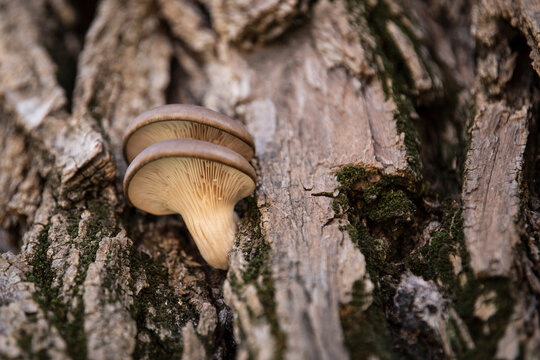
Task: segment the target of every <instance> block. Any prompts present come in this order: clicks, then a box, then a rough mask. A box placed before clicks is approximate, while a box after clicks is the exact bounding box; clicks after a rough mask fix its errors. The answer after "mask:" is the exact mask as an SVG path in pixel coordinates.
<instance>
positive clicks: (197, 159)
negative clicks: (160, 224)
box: [124, 139, 256, 269]
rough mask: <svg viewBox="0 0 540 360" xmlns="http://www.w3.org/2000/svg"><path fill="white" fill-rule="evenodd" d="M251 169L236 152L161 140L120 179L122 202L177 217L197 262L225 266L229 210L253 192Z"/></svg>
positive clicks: (231, 229)
mask: <svg viewBox="0 0 540 360" xmlns="http://www.w3.org/2000/svg"><path fill="white" fill-rule="evenodd" d="M255 177H256V176H255V170H254V169H253V167H252V166H251V165H250V164H249V162H248V161H247V160H246V159H245V158H244V157H243V156H241V155H239V154H238V153H236V152H234V151H232V150H231V149H229V148H226V147H224V146H221V145H216V144H212V143H209V142H205V141H199V140H193V139H173V140H165V141H161V142H158V143H155V144H153V145H150V146H149V147H148V148H146V149H145V150H143V151H142V152H141V153H140V154H139V155H137V157H135V159H134V160H133V162H132V163H131V164H130V165H129V167H128V169H127V172H126V176H125V178H124V193H125V195H126V198H127V199H128V200H129V201H130V202H131V203H132V204H133V205H134V206H135V207H137V208H139V209H141V210H144V211H146V212H149V213H151V214H154V215H166V214H173V213H179V214H180V215H181V216H182V218H183V219H184V222H185V223H186V226H187V228H188V230H189V232H190V233H191V236H192V237H193V240H194V241H195V244H197V247H198V248H199V251H200V253H201V255H202V257H203V258H204V259H205V260H206V261H207V262H208V263H209V264H210V265H212V266H214V267H216V268H219V269H226V268H227V267H228V259H227V253H228V252H229V251H230V250H231V248H232V246H233V244H234V238H235V233H236V223H235V221H234V220H235V219H234V218H235V214H234V205H235V204H236V203H237V202H238V201H239V200H241V199H243V198H245V197H246V196H248V195H249V194H250V193H251V192H253V190H254V189H255Z"/></svg>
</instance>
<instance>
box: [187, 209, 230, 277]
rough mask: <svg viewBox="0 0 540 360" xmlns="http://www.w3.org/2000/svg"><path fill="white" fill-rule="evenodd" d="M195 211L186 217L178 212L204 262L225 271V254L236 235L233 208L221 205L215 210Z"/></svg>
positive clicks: (226, 259) (227, 262) (226, 263)
mask: <svg viewBox="0 0 540 360" xmlns="http://www.w3.org/2000/svg"><path fill="white" fill-rule="evenodd" d="M197 210H198V211H194V212H193V214H191V213H190V214H189V215H187V216H185V215H182V213H181V212H180V211H178V212H179V213H180V214H181V215H182V218H183V219H184V222H185V224H186V226H187V228H188V230H189V232H190V234H191V236H192V238H193V241H195V244H196V245H197V247H198V248H199V251H200V253H201V255H202V257H203V258H204V260H206V262H208V263H209V264H210V265H212V266H214V267H216V268H218V269H223V270H225V269H227V268H228V266H229V261H228V258H227V254H228V253H229V251H230V250H231V249H232V247H233V245H234V238H235V233H236V223H235V221H234V208H233V206H230V205H223V206H220V207H219V208H217V209H216V208H214V209H207V208H204V207H198V209H197Z"/></svg>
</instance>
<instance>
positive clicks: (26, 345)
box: [17, 330, 50, 360]
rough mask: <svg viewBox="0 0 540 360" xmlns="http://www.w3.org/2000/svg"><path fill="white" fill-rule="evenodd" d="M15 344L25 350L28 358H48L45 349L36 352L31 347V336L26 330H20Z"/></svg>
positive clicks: (39, 359)
mask: <svg viewBox="0 0 540 360" xmlns="http://www.w3.org/2000/svg"><path fill="white" fill-rule="evenodd" d="M17 345H18V346H19V348H20V349H21V350H24V351H25V352H26V355H28V356H27V357H26V358H28V359H37V360H49V359H50V357H49V355H48V354H47V351H46V350H44V349H42V350H40V351H38V352H37V353H36V352H35V351H34V349H33V348H32V336H31V335H30V334H28V333H27V332H26V331H24V330H23V331H21V334H20V336H19V337H18V338H17Z"/></svg>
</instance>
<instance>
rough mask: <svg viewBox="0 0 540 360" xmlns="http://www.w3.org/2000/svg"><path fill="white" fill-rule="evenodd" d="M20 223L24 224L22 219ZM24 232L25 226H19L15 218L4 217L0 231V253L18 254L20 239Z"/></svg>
mask: <svg viewBox="0 0 540 360" xmlns="http://www.w3.org/2000/svg"><path fill="white" fill-rule="evenodd" d="M22 221H23V222H25V221H24V219H22ZM26 230H27V229H26V226H25V225H24V224H21V222H19V220H18V219H17V217H15V216H13V215H8V216H6V218H5V219H4V223H3V224H2V228H1V229H0V253H5V252H11V253H14V254H18V253H20V252H21V246H22V237H23V235H24V233H25V232H26Z"/></svg>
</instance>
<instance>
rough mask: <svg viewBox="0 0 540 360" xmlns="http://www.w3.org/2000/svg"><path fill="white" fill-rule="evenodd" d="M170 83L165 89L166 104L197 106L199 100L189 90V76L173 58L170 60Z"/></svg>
mask: <svg viewBox="0 0 540 360" xmlns="http://www.w3.org/2000/svg"><path fill="white" fill-rule="evenodd" d="M170 72H171V77H170V79H171V80H170V82H169V86H168V87H167V92H166V99H167V103H168V104H175V103H181V104H195V105H199V104H200V101H199V99H198V98H197V97H196V96H195V94H193V92H192V91H191V89H190V88H189V74H188V73H187V72H186V70H184V68H183V67H182V66H181V65H180V63H179V62H178V60H177V59H176V58H175V57H172V58H171V65H170Z"/></svg>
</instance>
